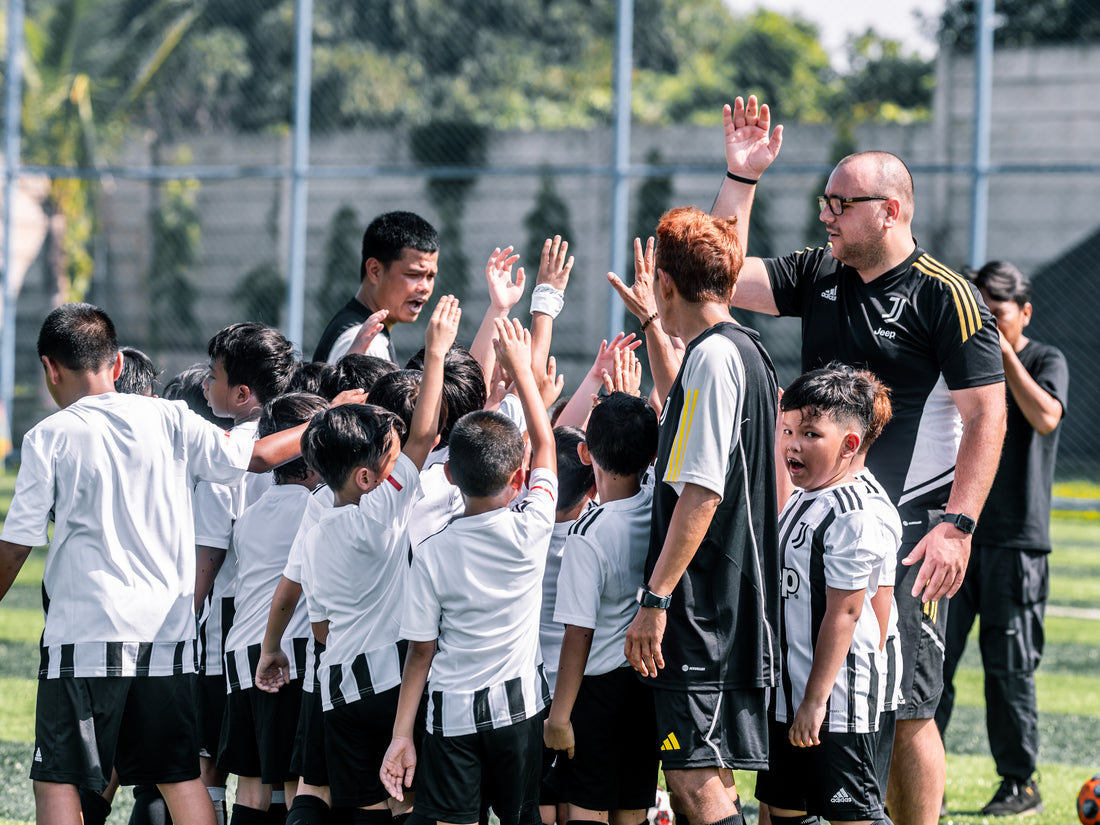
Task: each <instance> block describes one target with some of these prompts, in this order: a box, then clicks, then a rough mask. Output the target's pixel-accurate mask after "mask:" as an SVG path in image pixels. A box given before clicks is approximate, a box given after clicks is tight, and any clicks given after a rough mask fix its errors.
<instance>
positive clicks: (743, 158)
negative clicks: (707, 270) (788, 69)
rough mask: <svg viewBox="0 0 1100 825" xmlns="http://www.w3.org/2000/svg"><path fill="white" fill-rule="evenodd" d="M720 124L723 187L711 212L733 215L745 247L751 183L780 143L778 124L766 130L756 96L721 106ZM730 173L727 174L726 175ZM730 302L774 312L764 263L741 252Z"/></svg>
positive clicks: (764, 111)
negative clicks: (723, 149) (742, 256)
mask: <svg viewBox="0 0 1100 825" xmlns="http://www.w3.org/2000/svg"><path fill="white" fill-rule="evenodd" d="M722 123H723V126H724V127H725V145H726V170H727V174H726V176H725V177H723V178H722V187H721V189H719V190H718V197H717V198H716V199H715V201H714V207H713V208H712V209H711V214H712V215H714V216H715V217H722V218H729V217H734V216H736V217H737V235H738V239H739V240H740V241H741V249H742V250H743V251H744V252H746V253H747V252H748V249H749V217H750V215H751V213H752V203H753V199H754V198H755V196H756V181H759V180H760V176H761V175H763V174H764V171H765V170H766V169H767V168H768V167H769V166H771V164H772V161H774V160H775V158H776V156H777V155H778V154H779V147H780V146H781V145H782V144H783V127H782V126H776V127H775V129H774V130H773V129H772V128H771V110H770V109H769V108H768V105H767V104H766V103H765V104H764V105H762V106H758V105H757V100H756V96H755V95H749V100H748V103H745V101H744V100H742V99H741V98H740V97H738V98H737V99H736V100H735V101H734V102H733V106H732V108H731V107H730V106H729V104H726V106H724V107H723V108H722ZM731 176H732V177H731ZM733 306H735V307H738V308H740V309H749V310H752V311H753V312H764V313H767V314H769V315H775V314H776V312H777V310H776V306H775V299H774V298H772V290H771V281H770V279H769V278H768V271H767V269H765V267H764V263H763V261H761V260H760V259H759V258H749V257H748V256H747V254H746V257H745V263H744V265H743V266H742V267H741V274H740V275H738V277H737V289H736V290H735V291H734V293H733Z"/></svg>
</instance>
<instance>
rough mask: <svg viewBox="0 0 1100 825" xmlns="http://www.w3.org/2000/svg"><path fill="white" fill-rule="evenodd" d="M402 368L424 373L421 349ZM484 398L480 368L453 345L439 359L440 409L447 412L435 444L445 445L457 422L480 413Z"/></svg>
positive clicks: (484, 391) (467, 355) (485, 397)
mask: <svg viewBox="0 0 1100 825" xmlns="http://www.w3.org/2000/svg"><path fill="white" fill-rule="evenodd" d="M405 367H406V368H407V369H410V370H423V369H424V350H423V348H421V350H420V351H419V352H418V353H416V355H414V356H413V357H412V358H410V359H409V362H408V363H407V364H406V365H405ZM487 398H488V390H487V389H486V387H485V373H484V372H482V371H481V364H479V363H478V362H477V359H476V358H474V356H472V355H471V354H470V351H469V350H468V349H466V347H464V346H462V345H461V344H453V345H452V346H451V348H450V349H449V350H447V355H446V356H444V358H443V406H444V407H445V408H446V411H447V420H446V424H444V426H443V429H442V431H441V432H440V433H439V443H440V444H441V445H446V444H449V443H450V440H451V430H453V429H454V426H455V424H456V423H457V422H458V419H460V418H462V416H464V415H466V413H471V412H474V411H475V410H480V409H483V408H484V407H485V401H486V399H487Z"/></svg>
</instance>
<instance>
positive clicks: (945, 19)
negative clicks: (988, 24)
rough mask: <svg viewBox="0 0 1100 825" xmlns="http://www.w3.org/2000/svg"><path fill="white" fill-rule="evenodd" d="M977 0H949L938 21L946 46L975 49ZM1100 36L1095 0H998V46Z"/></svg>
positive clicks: (1099, 11)
mask: <svg viewBox="0 0 1100 825" xmlns="http://www.w3.org/2000/svg"><path fill="white" fill-rule="evenodd" d="M977 7H978V4H977V2H976V0H949V2H948V3H947V7H946V8H945V9H944V11H943V15H942V16H941V17H940V21H939V31H938V38H939V41H940V44H941V45H942V46H944V47H945V48H950V49H954V50H956V51H960V52H966V51H972V50H973V48H974V38H975V31H976V28H977ZM1098 40H1100V4H1097V3H1096V2H1095V0H1039V2H1036V0H997V3H996V12H995V20H994V30H993V41H994V43H995V45H997V46H1034V45H1040V44H1057V43H1095V42H1097V41H1098Z"/></svg>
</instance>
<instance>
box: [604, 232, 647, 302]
mask: <svg viewBox="0 0 1100 825" xmlns="http://www.w3.org/2000/svg"><path fill="white" fill-rule="evenodd" d="M655 244H656V242H655V241H654V240H653V238H650V239H649V241H648V242H647V243H646V246H645V250H644V251H643V250H642V239H641V238H635V239H634V285H633V286H630V287H628V286H627V285H626V284H624V283H623V282H622V280H621V279H620V278H619V276H618V275H616V274H615V273H614V272H608V273H607V280H608V282H609V283H610V284H611V286H612V287H614V289H615V291H616V292H618V293H619V297H620V298H622V299H623V303H624V304H625V305H626V308H627V311H628V312H630V314H631V315H633V316H634V317H635V318H637V319H638V320H639V321H642V322H643V323H644V322H645V319H646V318H649V317H650V316H651V315H653V313H654V312H656V311H657V300H656V298H654V297H653V281H654V280H655V279H656V277H657V268H656V266H655V265H654V263H653V250H654V246H655Z"/></svg>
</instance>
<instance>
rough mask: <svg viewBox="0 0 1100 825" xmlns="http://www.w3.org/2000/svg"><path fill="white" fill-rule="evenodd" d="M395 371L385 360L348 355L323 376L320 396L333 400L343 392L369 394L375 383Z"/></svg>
mask: <svg viewBox="0 0 1100 825" xmlns="http://www.w3.org/2000/svg"><path fill="white" fill-rule="evenodd" d="M395 369H397V365H396V364H394V363H393V362H392V361H387V360H386V359H385V358H379V357H377V356H375V355H360V354H359V353H348V354H347V355H345V356H344V357H343V358H341V359H340V360H339V361H337V362H336V364H335V365H333V367H332V370H331V371H330V372H329V373H328V374H327V375H326V376H325V378H324V392H323V393H321V394H322V395H327V396H328V397H329V398H335V397H336V396H337V395H339V394H340V393H342V392H343V391H344V390H364V391H365V392H368V393H369V392H370V391H371V387H373V386H374V382H375V381H377V380H378V379H379V378H381V377H382V376H383V375H385V374H386V373H387V372H393V371H394V370H395Z"/></svg>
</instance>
